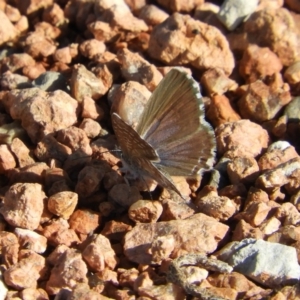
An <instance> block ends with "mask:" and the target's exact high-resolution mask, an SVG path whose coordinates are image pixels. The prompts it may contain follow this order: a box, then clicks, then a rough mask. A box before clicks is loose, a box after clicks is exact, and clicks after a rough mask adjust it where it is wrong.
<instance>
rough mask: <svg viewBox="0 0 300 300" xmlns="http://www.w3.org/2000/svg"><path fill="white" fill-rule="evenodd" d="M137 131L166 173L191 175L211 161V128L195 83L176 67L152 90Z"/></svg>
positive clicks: (212, 154)
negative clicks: (149, 146) (150, 147)
mask: <svg viewBox="0 0 300 300" xmlns="http://www.w3.org/2000/svg"><path fill="white" fill-rule="evenodd" d="M137 133H138V134H139V135H140V136H141V137H142V138H143V139H144V140H145V141H146V142H147V143H148V144H150V145H151V146H152V147H153V148H154V149H155V150H156V153H157V154H158V157H159V159H160V162H157V165H158V167H162V168H163V169H164V171H165V172H167V173H169V174H170V175H180V176H193V175H195V174H197V173H198V172H199V171H200V170H201V169H207V168H211V167H212V165H213V163H214V156H215V149H216V145H215V137H214V131H213V129H212V128H211V126H210V125H209V124H208V123H207V122H206V121H205V119H204V105H203V102H202V100H201V94H200V90H199V85H198V84H197V83H196V81H195V80H193V78H192V77H191V76H190V75H188V74H187V73H185V72H183V71H180V70H178V69H172V70H171V71H170V72H169V73H168V74H167V75H166V76H165V77H164V79H163V80H162V81H161V82H160V84H159V85H158V86H157V88H156V89H155V90H154V92H153V94H152V96H151V97H150V99H149V101H148V102H147V105H146V107H145V109H144V112H143V114H142V116H141V118H140V120H139V124H138V126H137Z"/></svg>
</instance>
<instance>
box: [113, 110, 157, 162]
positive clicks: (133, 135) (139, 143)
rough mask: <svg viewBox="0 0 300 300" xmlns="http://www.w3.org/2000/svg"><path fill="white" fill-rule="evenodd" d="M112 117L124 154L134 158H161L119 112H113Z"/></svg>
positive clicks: (153, 159)
mask: <svg viewBox="0 0 300 300" xmlns="http://www.w3.org/2000/svg"><path fill="white" fill-rule="evenodd" d="M111 119H112V125H113V128H114V131H115V134H116V136H117V139H118V142H119V146H120V148H121V150H122V152H123V154H124V156H126V157H128V156H130V157H132V158H133V159H134V158H135V157H142V158H145V159H148V160H151V161H158V160H159V158H158V156H157V154H156V152H155V150H154V149H153V148H152V147H151V146H150V145H149V144H148V143H147V142H146V141H144V140H143V139H142V138H141V137H140V136H139V134H138V133H137V132H136V131H135V130H134V129H133V128H132V127H130V126H129V125H128V124H127V123H125V122H124V121H123V120H122V119H121V117H120V116H119V115H118V114H116V113H113V114H112V116H111Z"/></svg>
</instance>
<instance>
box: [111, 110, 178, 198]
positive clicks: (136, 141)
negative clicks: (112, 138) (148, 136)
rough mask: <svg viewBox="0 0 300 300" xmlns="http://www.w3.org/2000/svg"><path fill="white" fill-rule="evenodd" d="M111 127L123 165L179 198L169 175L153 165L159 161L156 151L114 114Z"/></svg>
mask: <svg viewBox="0 0 300 300" xmlns="http://www.w3.org/2000/svg"><path fill="white" fill-rule="evenodd" d="M112 125H113V128H114V131H115V134H116V136H117V139H118V142H119V146H120V148H121V150H122V153H123V159H124V160H125V163H126V164H127V165H128V166H129V167H130V168H132V169H133V171H134V172H135V173H137V174H139V175H140V176H144V175H145V176H149V177H151V178H153V179H155V180H156V181H157V183H158V184H160V185H161V186H163V187H165V188H167V189H171V190H173V191H175V192H176V193H177V194H178V195H180V196H181V194H180V192H179V191H178V189H177V188H176V187H175V185H174V184H173V182H172V179H171V178H170V177H169V175H168V174H167V173H165V172H164V171H163V170H159V169H158V168H157V167H156V166H155V165H154V163H155V162H158V161H159V157H158V156H157V153H156V151H155V150H154V149H153V148H152V147H151V146H150V145H149V144H148V143H147V142H146V141H144V140H143V139H142V138H141V137H140V136H139V135H138V133H137V132H136V131H135V130H134V129H133V128H132V127H131V126H129V125H128V124H127V123H125V122H124V121H123V120H122V119H121V118H120V116H119V115H118V114H116V113H113V114H112Z"/></svg>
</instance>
